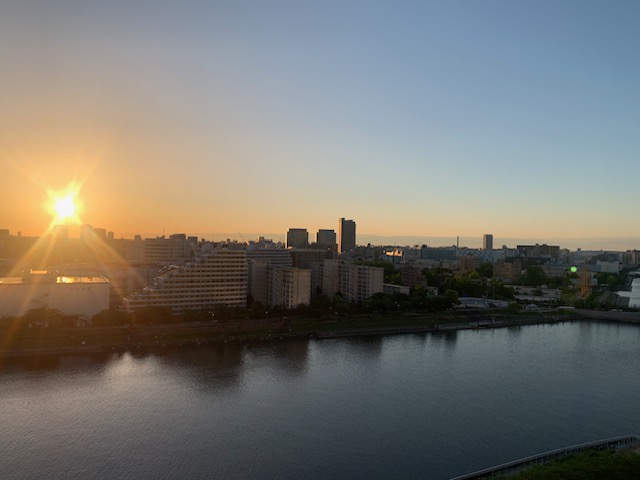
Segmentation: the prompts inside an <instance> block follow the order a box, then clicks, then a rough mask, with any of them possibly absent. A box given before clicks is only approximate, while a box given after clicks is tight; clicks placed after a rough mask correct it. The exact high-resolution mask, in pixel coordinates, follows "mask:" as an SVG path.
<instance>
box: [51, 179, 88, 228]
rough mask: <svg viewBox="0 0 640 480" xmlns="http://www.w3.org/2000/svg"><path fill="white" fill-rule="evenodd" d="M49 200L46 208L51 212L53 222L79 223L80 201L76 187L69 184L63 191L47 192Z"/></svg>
mask: <svg viewBox="0 0 640 480" xmlns="http://www.w3.org/2000/svg"><path fill="white" fill-rule="evenodd" d="M47 193H48V196H49V202H48V204H47V210H49V212H50V213H51V216H52V217H53V218H52V221H53V224H65V223H66V224H68V223H80V218H79V217H78V213H79V211H80V206H81V205H80V202H79V201H78V188H76V187H75V185H73V184H72V185H70V186H69V187H68V188H67V189H66V190H64V191H63V192H54V191H52V190H49V191H48V192H47Z"/></svg>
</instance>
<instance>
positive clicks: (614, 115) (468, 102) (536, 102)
mask: <svg viewBox="0 0 640 480" xmlns="http://www.w3.org/2000/svg"><path fill="white" fill-rule="evenodd" d="M639 18H640V3H638V2H636V1H615V2H608V1H598V2H595V1H587V0H576V1H558V0H554V1H540V0H537V1H535V2H524V1H514V0H505V1H490V0H487V1H444V0H443V1H439V2H432V1H416V2H411V1H404V2H403V1H393V2H391V1H389V2H374V1H362V2H356V1H344V0H341V1H321V2H306V1H290V2H289V1H259V0H254V1H248V2H247V1H239V0H232V1H212V0H211V1H210V0H206V1H205V0H202V1H192V0H186V1H178V0H176V1H155V0H154V1H104V2H98V1H74V0H67V1H60V0H41V1H33V0H4V1H3V2H2V6H0V65H2V75H0V180H1V182H2V198H3V201H2V202H0V228H9V229H10V230H11V231H12V232H13V233H15V231H17V230H22V232H23V233H24V234H33V235H37V234H39V233H41V232H42V231H44V230H45V229H46V228H47V226H48V224H49V222H50V221H51V217H50V214H49V213H48V212H47V211H46V209H45V208H44V206H45V205H46V203H47V198H48V197H47V190H53V191H63V190H64V189H65V188H66V187H67V186H68V185H69V184H70V183H71V182H72V181H75V182H77V183H78V184H80V185H81V186H82V189H81V191H80V193H79V200H80V201H81V203H82V211H81V212H80V215H81V219H82V221H83V222H86V223H90V224H92V225H94V226H99V227H104V228H107V229H109V230H113V231H115V233H116V236H117V237H120V236H125V237H129V236H132V235H133V234H135V233H142V234H144V235H153V234H161V233H162V231H163V229H164V230H165V231H166V233H172V232H185V233H194V232H285V231H286V230H287V229H288V228H289V227H306V228H308V229H309V231H310V232H313V233H315V231H316V230H317V229H318V228H336V227H337V219H338V217H346V218H353V219H355V220H356V221H357V225H358V233H359V234H360V233H369V234H377V235H405V236H408V235H413V236H431V237H434V236H446V237H453V238H455V236H456V235H460V236H472V237H478V238H479V237H481V236H482V234H483V233H493V234H494V236H495V237H496V238H497V239H498V238H500V237H518V238H535V239H540V241H541V242H542V241H544V240H545V239H548V238H564V237H571V238H582V237H599V238H606V237H632V238H634V239H636V240H630V241H629V248H634V247H635V248H639V247H640V232H639V231H638V223H637V217H636V211H637V206H638V203H639V200H638V198H639V197H638V193H637V191H638V177H639V173H640V161H639V160H640V155H639V153H640V143H639V142H640V118H639V117H640V88H639V86H640V58H639V57H640V35H638V20H639ZM497 242H498V243H499V240H497ZM605 243H606V242H605ZM603 247H606V245H603Z"/></svg>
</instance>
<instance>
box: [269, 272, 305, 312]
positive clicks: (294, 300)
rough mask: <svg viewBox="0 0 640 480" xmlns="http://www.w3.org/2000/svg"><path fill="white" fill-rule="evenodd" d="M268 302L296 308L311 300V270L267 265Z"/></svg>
mask: <svg viewBox="0 0 640 480" xmlns="http://www.w3.org/2000/svg"><path fill="white" fill-rule="evenodd" d="M268 293H269V298H268V304H269V306H273V305H282V306H283V307H284V308H296V307H297V306H298V305H308V304H309V303H310V302H311V270H308V269H303V268H293V267H269V283H268Z"/></svg>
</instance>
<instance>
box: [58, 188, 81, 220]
mask: <svg viewBox="0 0 640 480" xmlns="http://www.w3.org/2000/svg"><path fill="white" fill-rule="evenodd" d="M53 210H54V211H55V212H56V215H57V216H58V218H59V219H60V220H67V219H69V218H72V217H73V216H74V215H75V213H76V210H77V208H76V204H75V202H74V199H73V195H72V194H70V193H68V194H67V195H66V196H64V197H62V198H58V199H57V200H56V201H55V202H54V204H53Z"/></svg>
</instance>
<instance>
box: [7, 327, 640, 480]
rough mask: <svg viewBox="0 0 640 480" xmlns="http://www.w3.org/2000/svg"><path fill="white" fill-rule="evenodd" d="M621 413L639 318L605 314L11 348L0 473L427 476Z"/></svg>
mask: <svg viewBox="0 0 640 480" xmlns="http://www.w3.org/2000/svg"><path fill="white" fill-rule="evenodd" d="M639 409H640V327H638V326H633V325H619V324H609V323H595V322H582V323H580V322H576V323H564V324H556V325H537V326H525V327H513V328H504V329H496V330H480V331H459V332H451V333H429V334H411V335H398V336H385V337H375V338H372V337H362V338H356V339H335V340H310V341H302V340H292V341H282V342H277V343H270V344H259V345H258V344H254V345H245V346H243V345H224V346H217V347H199V348H196V349H192V350H172V351H168V352H154V353H133V354H132V353H124V354H121V353H118V354H113V355H99V356H95V355H93V356H83V355H78V356H63V357H58V358H51V359H49V360H47V361H44V360H36V359H20V360H12V361H10V362H5V363H4V365H3V366H2V367H0V464H1V466H2V470H1V474H0V475H1V476H2V478H4V479H41V478H54V479H55V478H60V479H62V478H64V479H67V478H78V479H86V478H100V479H103V478H104V479H107V478H108V479H114V478H130V479H139V478H150V479H152V478H153V479H169V478H175V479H183V478H291V479H294V478H295V479H297V478H311V479H316V478H317V479H320V478H322V479H325V478H367V479H368V478H433V479H445V478H449V477H452V476H455V475H459V474H462V473H466V472H468V471H472V470H477V469H480V468H484V467H487V466H491V465H494V464H498V463H502V462H506V461H510V460H514V459H517V458H520V457H523V456H527V455H531V454H535V453H539V452H542V451H547V450H551V449H554V448H560V447H564V446H569V445H573V444H578V443H582V442H586V441H591V440H597V439H602V438H607V437H613V436H618V435H624V434H629V433H632V434H640V410H639Z"/></svg>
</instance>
